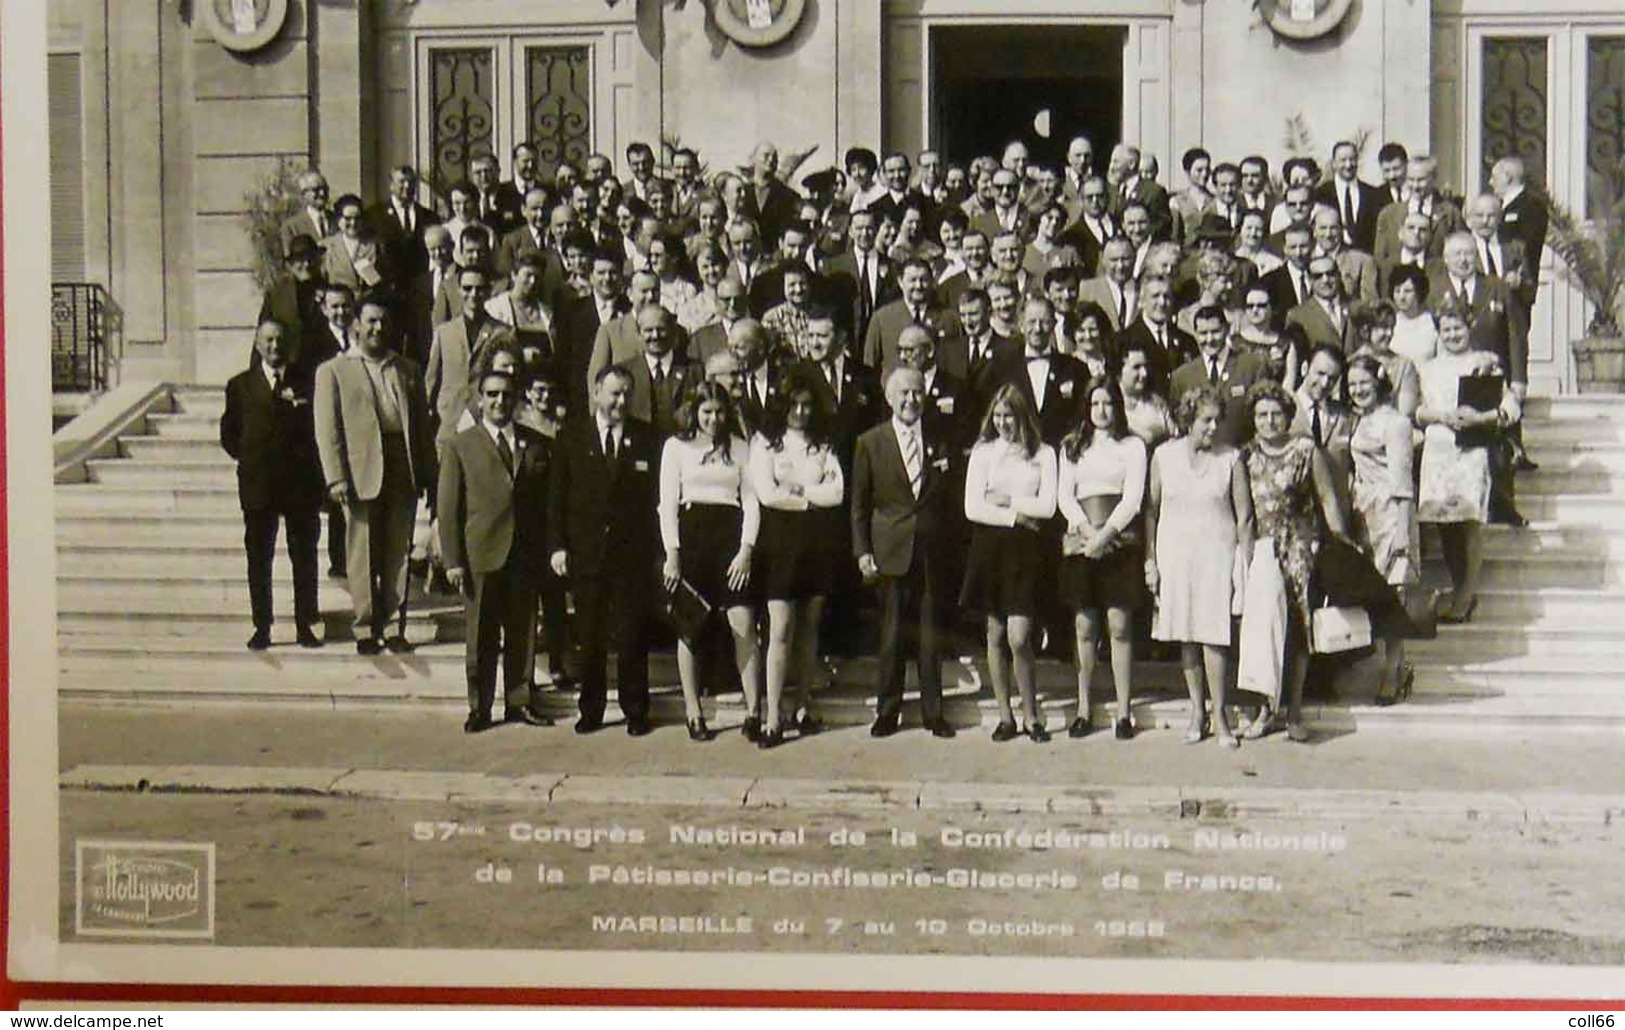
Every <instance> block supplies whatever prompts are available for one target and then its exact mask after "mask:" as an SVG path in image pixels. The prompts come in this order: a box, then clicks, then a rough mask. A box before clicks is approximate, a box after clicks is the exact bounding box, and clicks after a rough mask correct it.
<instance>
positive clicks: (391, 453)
mask: <svg viewBox="0 0 1625 1030" xmlns="http://www.w3.org/2000/svg"><path fill="white" fill-rule="evenodd" d="M388 318H389V311H388V308H387V307H386V306H385V305H384V303H383V301H381V300H379V299H377V298H367V299H365V300H363V301H362V302H361V305H360V310H359V312H358V314H357V317H356V346H355V348H354V349H352V350H351V351H350V352H349V353H348V354H341V355H339V356H338V357H336V358H333V359H332V360H330V361H328V362H326V363H325V364H323V365H322V367H321V368H318V369H317V370H316V445H317V449H318V450H319V451H320V453H321V459H322V475H323V477H324V479H325V481H326V483H327V493H328V496H329V497H330V498H331V499H332V500H333V501H334V502H336V503H339V504H342V505H344V508H345V521H346V523H347V529H348V532H347V534H346V540H345V550H346V552H347V557H348V559H349V569H348V572H349V580H350V596H351V598H352V599H353V601H354V604H355V638H356V651H357V653H359V654H363V655H376V654H378V653H380V652H381V651H382V650H383V649H384V648H385V647H388V648H389V650H391V651H393V652H405V651H410V650H411V645H410V644H408V643H407V642H406V639H405V638H404V637H402V636H399V635H396V636H391V637H390V638H389V639H388V640H387V641H386V640H384V639H383V637H384V628H385V625H386V624H387V623H388V621H389V619H390V617H391V616H393V615H394V614H395V612H396V610H397V609H398V608H400V606H401V599H402V598H403V597H404V596H405V593H406V559H407V554H408V552H409V551H410V549H411V546H412V526H413V523H414V521H415V520H416V517H417V498H418V491H419V490H420V489H421V485H422V484H424V483H426V482H428V481H429V479H430V478H431V476H432V473H433V466H434V458H433V450H432V445H431V441H430V437H429V426H428V422H429V418H428V410H427V404H426V402H425V400H424V394H423V379H422V377H421V376H420V375H419V373H418V366H417V364H416V363H415V362H413V361H412V359H410V358H403V357H399V356H397V355H395V354H393V353H391V352H390V348H389V344H388V340H387V337H386V335H385V333H386V329H387V323H388Z"/></svg>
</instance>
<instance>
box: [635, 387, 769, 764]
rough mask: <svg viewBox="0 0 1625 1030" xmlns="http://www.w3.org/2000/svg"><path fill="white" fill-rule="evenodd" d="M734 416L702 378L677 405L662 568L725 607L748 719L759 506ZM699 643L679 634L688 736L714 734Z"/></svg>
mask: <svg viewBox="0 0 1625 1030" xmlns="http://www.w3.org/2000/svg"><path fill="white" fill-rule="evenodd" d="M733 424H734V423H733V402H732V399H731V398H730V397H729V396H728V391H727V390H726V389H724V388H723V387H722V386H720V385H718V384H716V383H701V384H699V385H698V386H696V387H695V388H694V389H693V390H692V391H690V392H689V394H688V396H687V397H686V398H684V400H683V403H682V406H681V407H680V408H678V410H677V426H678V429H677V435H676V436H673V437H672V438H671V439H670V440H667V441H666V446H665V450H664V451H663V452H662V453H661V456H660V539H661V543H662V544H664V545H665V548H666V563H665V568H664V569H663V570H662V573H661V575H662V579H663V580H664V581H665V585H666V589H667V590H668V591H669V590H674V589H676V588H677V586H678V584H679V582H681V581H686V582H687V583H688V585H689V586H690V587H692V588H693V589H694V591H695V592H696V593H698V594H699V595H700V596H701V597H702V598H704V599H705V601H706V602H707V603H708V604H710V605H711V607H712V608H713V609H721V610H723V611H725V612H726V613H727V619H728V628H729V629H730V630H732V631H733V638H734V658H735V661H736V663H737V664H738V667H739V681H740V683H742V684H744V688H745V713H746V715H745V719H746V722H747V724H749V723H751V722H754V721H756V720H757V719H758V708H757V699H758V695H759V694H760V690H759V685H758V682H757V676H758V669H757V664H756V614H755V612H754V611H753V610H752V608H751V599H750V596H749V594H748V592H747V591H748V589H749V585H750V566H751V552H752V551H753V550H754V549H755V546H756V534H757V530H758V528H759V526H760V524H761V509H760V507H759V505H758V504H757V502H756V492H755V491H754V490H753V489H751V483H750V478H749V476H748V475H747V474H746V468H747V465H748V464H749V461H750V448H749V446H748V445H747V444H746V443H745V441H744V440H742V439H740V438H739V437H737V436H735V435H733V433H732V432H730V431H729V427H730V426H732V425H733ZM694 646H695V645H694V643H692V642H690V641H689V640H687V639H684V638H682V637H679V638H678V641H677V675H678V678H679V679H681V681H682V685H683V709H684V714H685V716H686V718H687V721H688V736H689V739H690V740H710V739H711V730H710V728H709V727H707V726H706V724H705V712H704V711H703V710H702V709H701V707H700V691H699V683H700V670H699V660H698V658H697V657H696V655H695V653H694Z"/></svg>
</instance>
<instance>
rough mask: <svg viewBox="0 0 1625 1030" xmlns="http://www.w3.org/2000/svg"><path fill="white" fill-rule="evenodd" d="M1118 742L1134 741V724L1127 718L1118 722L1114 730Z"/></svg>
mask: <svg viewBox="0 0 1625 1030" xmlns="http://www.w3.org/2000/svg"><path fill="white" fill-rule="evenodd" d="M1112 733H1113V735H1114V736H1116V737H1117V739H1118V740H1133V739H1134V723H1133V722H1131V721H1130V720H1129V719H1127V718H1123V719H1119V720H1117V726H1116V727H1115V728H1114V729H1113V730H1112Z"/></svg>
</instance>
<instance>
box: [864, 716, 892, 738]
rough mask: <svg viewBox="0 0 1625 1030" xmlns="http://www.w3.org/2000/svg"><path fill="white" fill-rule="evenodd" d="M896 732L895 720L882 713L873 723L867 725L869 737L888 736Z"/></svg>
mask: <svg viewBox="0 0 1625 1030" xmlns="http://www.w3.org/2000/svg"><path fill="white" fill-rule="evenodd" d="M896 732H897V720H896V719H895V718H892V717H889V716H884V715H882V716H881V717H880V718H878V719H876V720H875V724H874V725H873V726H870V727H869V736H871V737H889V736H891V735H892V734H893V733H896Z"/></svg>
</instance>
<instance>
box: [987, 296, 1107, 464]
mask: <svg viewBox="0 0 1625 1030" xmlns="http://www.w3.org/2000/svg"><path fill="white" fill-rule="evenodd" d="M1020 342H1021V345H1022V349H1021V350H1020V351H1018V352H1016V353H1014V354H1011V355H1010V356H1009V357H1007V358H1006V359H1005V361H1004V364H1003V365H1002V366H1000V368H999V370H998V380H999V382H1000V383H1001V384H1002V383H1010V384H1012V385H1014V386H1015V388H1016V389H1018V390H1020V391H1021V392H1022V393H1023V394H1024V395H1025V396H1026V398H1027V403H1028V404H1030V405H1031V406H1032V410H1033V414H1034V415H1035V416H1036V417H1037V418H1038V430H1039V435H1040V436H1041V437H1043V439H1044V442H1045V443H1047V444H1049V445H1050V446H1051V447H1054V446H1056V445H1058V444H1059V443H1060V442H1061V438H1062V437H1064V436H1066V434H1068V433H1070V432H1071V431H1072V430H1073V429H1075V428H1077V425H1078V418H1079V416H1080V414H1081V413H1082V411H1083V403H1084V387H1085V386H1086V385H1087V384H1088V382H1089V369H1088V366H1086V365H1084V363H1083V362H1081V361H1079V360H1078V359H1076V358H1074V357H1071V356H1069V355H1066V354H1060V353H1057V352H1056V350H1055V305H1054V304H1053V303H1051V302H1050V300H1049V298H1047V297H1039V296H1032V297H1028V298H1027V301H1026V303H1025V304H1023V305H1022V309H1021V341H1020Z"/></svg>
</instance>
